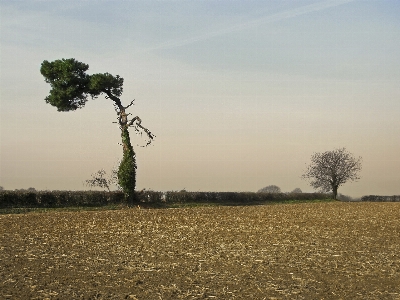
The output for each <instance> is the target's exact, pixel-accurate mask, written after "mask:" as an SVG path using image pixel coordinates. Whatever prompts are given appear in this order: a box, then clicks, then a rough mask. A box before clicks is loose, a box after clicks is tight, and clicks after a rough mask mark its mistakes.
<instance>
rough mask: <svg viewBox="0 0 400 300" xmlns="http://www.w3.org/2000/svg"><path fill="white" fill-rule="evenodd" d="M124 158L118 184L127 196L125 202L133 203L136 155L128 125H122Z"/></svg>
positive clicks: (120, 166) (119, 171)
mask: <svg viewBox="0 0 400 300" xmlns="http://www.w3.org/2000/svg"><path fill="white" fill-rule="evenodd" d="M120 125H121V138H122V149H123V156H122V160H121V163H120V165H119V169H118V184H119V185H120V186H121V188H122V190H123V191H124V194H125V200H126V201H127V202H128V203H132V202H134V200H135V188H136V154H135V151H133V147H132V145H131V140H130V137H129V131H128V127H129V126H128V125H127V124H123V122H121V123H120Z"/></svg>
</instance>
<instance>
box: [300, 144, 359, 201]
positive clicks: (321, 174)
mask: <svg viewBox="0 0 400 300" xmlns="http://www.w3.org/2000/svg"><path fill="white" fill-rule="evenodd" d="M361 164H362V158H361V156H360V157H358V158H356V157H355V156H354V155H353V154H351V153H350V152H348V151H347V150H346V149H345V148H340V149H335V150H333V151H326V152H323V153H314V154H313V155H312V156H311V164H310V165H308V167H307V169H306V171H305V173H304V174H303V175H302V178H303V179H306V180H309V181H310V185H311V186H312V187H313V188H315V189H319V190H322V191H324V192H328V191H332V192H333V194H334V198H335V199H336V195H337V189H338V188H339V186H341V185H343V184H344V183H346V182H347V181H357V180H358V179H360V177H359V175H358V173H359V172H360V171H361V168H362V166H361Z"/></svg>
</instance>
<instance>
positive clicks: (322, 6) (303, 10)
mask: <svg viewBox="0 0 400 300" xmlns="http://www.w3.org/2000/svg"><path fill="white" fill-rule="evenodd" d="M353 1H355V0H327V1H322V2H317V3H313V4H309V5H304V6H301V7H297V8H294V9H290V10H286V11H283V12H280V13H276V14H272V15H269V16H264V17H261V18H258V19H255V20H251V21H247V22H244V23H240V24H237V25H233V26H230V27H227V28H223V29H219V30H215V31H211V32H207V33H205V34H202V35H197V36H193V37H191V38H186V39H177V40H170V41H168V42H165V43H162V44H160V45H158V46H156V47H153V48H150V49H147V50H162V49H172V48H177V47H181V46H185V45H189V44H193V43H196V42H200V41H204V40H207V39H210V38H213V37H217V36H222V35H225V34H228V33H232V32H236V31H240V30H243V29H247V28H253V27H257V26H259V25H262V24H268V23H274V22H278V21H282V20H285V19H290V18H294V17H297V16H301V15H305V14H309V13H312V12H316V11H321V10H326V9H328V8H331V7H336V6H339V5H343V4H347V3H350V2H353Z"/></svg>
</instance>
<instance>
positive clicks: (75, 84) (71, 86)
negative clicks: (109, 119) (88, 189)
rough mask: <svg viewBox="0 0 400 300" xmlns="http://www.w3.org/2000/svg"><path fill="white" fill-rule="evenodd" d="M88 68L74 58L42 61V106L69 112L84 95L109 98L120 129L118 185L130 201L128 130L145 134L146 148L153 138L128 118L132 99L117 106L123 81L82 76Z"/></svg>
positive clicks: (132, 165)
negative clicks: (47, 89) (44, 92)
mask: <svg viewBox="0 0 400 300" xmlns="http://www.w3.org/2000/svg"><path fill="white" fill-rule="evenodd" d="M88 69H89V65H87V64H85V63H82V62H79V61H77V60H75V59H74V58H70V59H61V60H55V61H52V62H49V61H47V60H45V61H43V63H42V65H41V68H40V73H42V75H43V76H44V78H45V81H46V82H47V83H49V84H50V86H51V90H50V93H49V95H48V96H47V97H46V98H45V101H46V103H49V104H51V105H53V106H55V107H57V110H58V111H71V110H72V111H73V110H76V109H78V108H83V107H84V106H85V104H86V102H87V100H88V96H90V97H91V98H92V99H96V98H97V97H99V96H100V95H101V94H103V95H104V96H105V98H106V99H110V100H111V101H112V103H113V105H114V108H115V111H116V113H117V116H118V122H116V123H118V124H119V127H120V129H121V138H122V149H123V157H122V160H121V163H120V165H119V168H118V184H119V185H120V186H121V188H122V190H123V192H124V194H125V198H126V200H128V201H132V200H133V199H134V197H135V187H136V155H135V152H134V150H133V147H132V145H131V141H130V137H129V131H128V129H129V127H133V128H134V129H135V131H136V132H137V133H142V132H145V133H146V134H147V136H148V138H149V140H148V142H147V144H146V146H147V145H149V144H150V143H151V141H152V140H153V139H154V135H153V134H152V133H151V132H150V131H149V130H148V129H147V128H145V127H143V126H142V124H141V122H142V121H141V119H140V118H139V117H138V116H136V117H134V118H130V117H129V116H130V115H131V114H129V113H127V109H128V108H129V107H130V106H132V104H133V102H134V100H133V101H132V102H131V103H130V104H129V105H128V106H123V105H122V103H121V99H120V97H121V95H122V91H123V88H122V85H123V83H124V79H123V78H121V77H119V75H116V76H113V75H111V74H109V73H98V74H93V75H88V74H86V71H87V70H88Z"/></svg>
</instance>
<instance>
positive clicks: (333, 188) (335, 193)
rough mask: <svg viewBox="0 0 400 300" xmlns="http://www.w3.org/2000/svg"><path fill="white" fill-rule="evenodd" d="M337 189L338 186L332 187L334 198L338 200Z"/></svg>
mask: <svg viewBox="0 0 400 300" xmlns="http://www.w3.org/2000/svg"><path fill="white" fill-rule="evenodd" d="M337 190H338V187H337V186H334V187H332V192H333V199H335V200H336V197H337Z"/></svg>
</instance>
